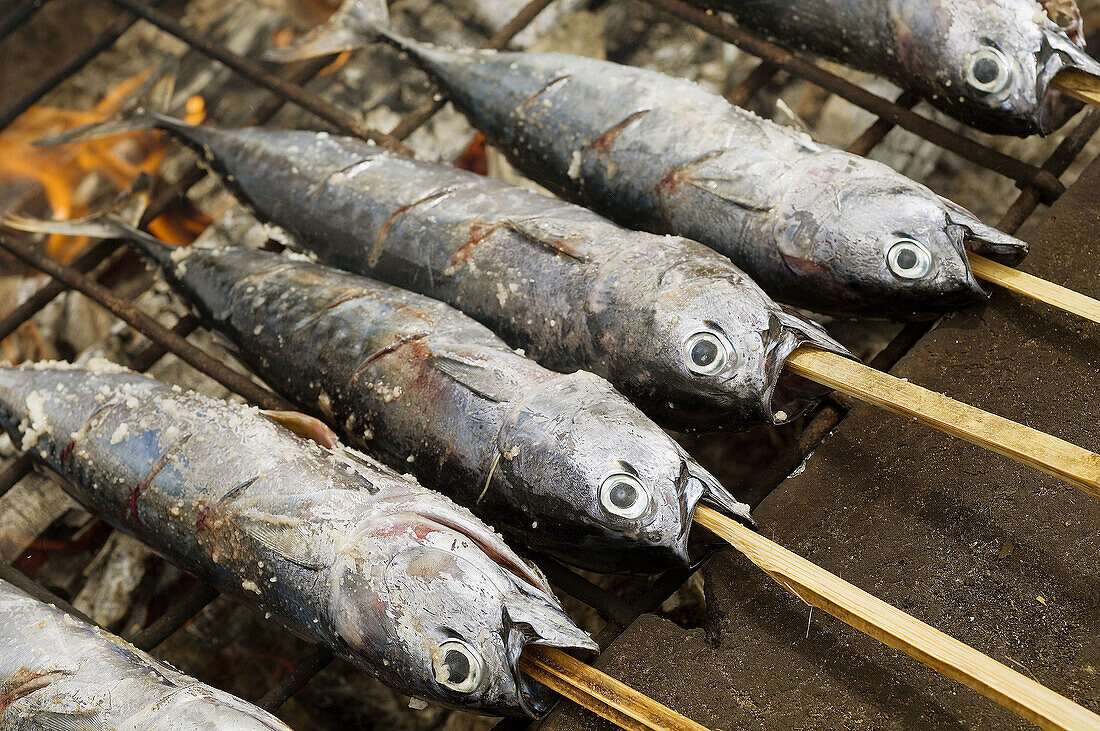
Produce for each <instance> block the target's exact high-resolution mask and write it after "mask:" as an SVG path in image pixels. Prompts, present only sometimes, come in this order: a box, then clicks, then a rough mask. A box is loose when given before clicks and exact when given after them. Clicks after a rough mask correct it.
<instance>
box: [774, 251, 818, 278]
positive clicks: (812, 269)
mask: <svg viewBox="0 0 1100 731" xmlns="http://www.w3.org/2000/svg"><path fill="white" fill-rule="evenodd" d="M779 253H780V254H782V255H783V261H785V262H786V263H787V266H789V267H790V268H791V269H793V270H794V271H795V272H797V273H798V274H821V273H822V272H827V271H829V268H828V267H824V266H822V265H821V264H818V263H817V262H816V261H811V260H810V259H806V258H804V257H801V256H798V255H796V254H792V253H789V252H788V251H786V250H785V249H784V247H783V246H780V247H779Z"/></svg>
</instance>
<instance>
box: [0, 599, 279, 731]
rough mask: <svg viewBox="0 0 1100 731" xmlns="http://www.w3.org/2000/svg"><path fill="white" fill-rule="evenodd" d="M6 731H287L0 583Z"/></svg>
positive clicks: (1, 711)
mask: <svg viewBox="0 0 1100 731" xmlns="http://www.w3.org/2000/svg"><path fill="white" fill-rule="evenodd" d="M0 688H2V689H3V700H4V703H3V705H2V706H0V731H30V730H31V729H45V730H54V731H56V730H59V729H71V730H72V731H76V730H77V729H88V730H89V731H99V730H102V731H107V729H115V730H117V731H144V730H145V729H154V728H160V729H196V730H200V729H203V730H208V731H213V730H215V729H239V730H240V731H289V727H288V726H287V725H286V724H284V723H283V722H282V721H280V720H279V719H277V718H276V717H275V716H273V715H271V714H270V713H268V712H267V711H265V710H263V709H262V708H258V707H256V706H254V705H252V704H251V703H247V702H245V701H242V700H241V699H240V698H236V697H234V696H232V695H230V694H228V693H225V692H223V691H220V690H218V689H217V688H212V687H210V686H209V685H206V684H205V683H200V682H199V681H198V680H195V679H194V678H192V677H190V676H187V675H184V674H183V673H181V672H179V671H178V670H175V669H173V668H171V667H169V666H168V665H165V664H164V663H162V662H160V661H159V660H156V659H155V658H153V657H150V656H149V655H148V654H147V653H144V652H142V651H141V650H139V649H137V648H136V647H134V646H133V645H131V644H129V643H128V642H125V641H123V640H122V639H120V638H118V637H115V636H114V635H111V634H108V633H107V632H104V631H103V630H101V629H100V628H98V627H95V626H93V625H90V624H87V623H86V622H84V621H82V620H80V619H77V618H75V617H73V616H72V615H70V614H68V613H67V612H64V611H62V610H61V609H58V608H57V607H55V606H53V605H50V604H44V603H43V602H40V601H38V600H37V599H35V598H34V597H32V596H30V595H28V594H26V593H25V592H23V591H22V590H20V589H19V588H17V587H15V586H14V585H12V584H9V583H8V582H6V581H2V580H0Z"/></svg>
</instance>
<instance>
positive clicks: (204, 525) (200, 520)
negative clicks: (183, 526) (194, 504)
mask: <svg viewBox="0 0 1100 731" xmlns="http://www.w3.org/2000/svg"><path fill="white" fill-rule="evenodd" d="M195 530H197V531H198V532H199V533H205V532H206V531H208V530H210V508H208V507H206V506H203V507H201V508H199V517H197V518H195Z"/></svg>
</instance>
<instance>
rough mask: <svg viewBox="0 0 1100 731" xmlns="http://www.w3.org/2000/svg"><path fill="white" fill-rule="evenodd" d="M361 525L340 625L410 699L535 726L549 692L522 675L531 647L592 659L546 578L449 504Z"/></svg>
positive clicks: (344, 636)
mask: <svg viewBox="0 0 1100 731" xmlns="http://www.w3.org/2000/svg"><path fill="white" fill-rule="evenodd" d="M392 507H393V509H392V510H390V511H389V512H388V515H387V516H386V518H385V519H377V518H376V519H373V520H372V521H371V522H369V523H368V524H367V525H366V526H364V527H361V528H360V530H359V531H358V532H357V534H356V535H355V538H354V539H353V540H352V541H350V542H349V543H348V544H347V545H345V546H344V548H343V549H342V550H341V551H340V553H339V556H338V559H337V562H336V565H335V570H336V572H337V573H336V576H335V581H334V582H333V590H332V591H333V595H332V603H331V605H330V606H331V611H332V622H333V624H334V627H335V629H336V631H337V632H338V634H339V636H340V638H341V641H342V642H344V643H345V644H347V645H348V646H349V649H350V650H351V653H350V654H351V655H352V657H354V656H355V654H356V651H361V652H362V653H363V654H365V655H369V656H373V657H382V658H385V660H384V665H383V666H382V667H377V666H374V667H371V668H369V669H370V670H371V672H373V673H374V674H375V675H376V676H377V677H378V678H379V679H380V680H382V681H383V682H385V683H386V684H388V685H390V686H391V687H393V688H395V689H397V690H398V691H400V692H402V693H405V694H407V695H410V696H413V697H416V698H421V699H424V700H429V701H433V702H436V703H442V704H444V705H448V706H451V707H455V708H462V709H465V710H471V711H475V712H481V713H489V714H496V715H528V716H533V717H538V716H541V715H542V714H544V713H545V712H546V711H547V710H549V708H550V705H551V704H552V703H553V701H554V696H553V694H552V693H551V692H550V691H549V690H548V689H547V688H545V687H544V686H542V685H539V684H538V683H536V682H534V681H533V680H531V679H530V678H527V677H526V676H524V675H522V674H521V673H520V671H519V658H520V655H521V654H522V652H523V649H524V648H525V647H527V646H528V645H542V646H548V647H556V648H559V649H563V650H568V651H574V652H578V653H581V654H582V655H585V656H587V655H591V654H593V653H594V652H595V651H596V645H595V644H594V643H593V642H592V640H591V638H590V637H589V636H588V635H587V634H586V633H585V632H584V631H582V630H581V629H580V628H578V627H577V626H576V625H575V624H574V623H573V621H572V620H571V619H570V618H569V617H568V615H566V614H565V612H564V611H563V610H562V608H561V606H560V605H559V604H558V602H557V600H556V599H555V598H554V596H553V594H552V593H551V591H550V589H549V586H548V585H547V583H546V580H545V578H544V577H542V575H541V573H540V572H539V571H538V570H537V569H535V568H534V567H532V566H531V565H529V564H527V563H525V562H524V561H523V560H522V559H521V558H520V557H519V556H517V555H516V554H515V553H514V552H513V551H511V549H509V548H508V547H507V546H506V545H505V544H504V542H503V541H502V540H501V539H500V537H499V536H497V535H496V534H494V533H493V532H492V530H491V529H489V528H488V527H487V526H485V525H484V524H483V523H481V522H480V521H478V520H477V519H476V518H474V517H473V516H472V515H470V514H469V512H467V511H463V510H461V509H456V506H454V505H453V504H451V503H449V502H448V501H446V500H445V499H443V498H442V497H441V496H434V495H430V494H426V493H421V494H418V495H416V496H415V499H413V500H409V501H405V502H404V503H403V504H399V505H394V506H392Z"/></svg>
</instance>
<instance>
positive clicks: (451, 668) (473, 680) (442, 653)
mask: <svg viewBox="0 0 1100 731" xmlns="http://www.w3.org/2000/svg"><path fill="white" fill-rule="evenodd" d="M432 662H433V664H434V666H435V679H436V680H437V681H438V682H439V684H440V685H442V686H443V687H445V688H450V689H451V690H453V691H456V692H458V693H472V692H473V691H475V690H477V689H478V688H479V687H481V679H482V678H483V677H485V663H484V662H483V661H482V659H481V653H479V652H478V651H477V650H475V649H474V648H472V647H470V646H469V645H468V644H466V643H465V642H463V641H462V640H446V641H445V642H442V643H440V645H439V652H438V653H437V654H436V655H435V657H434V659H433V661H432Z"/></svg>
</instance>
